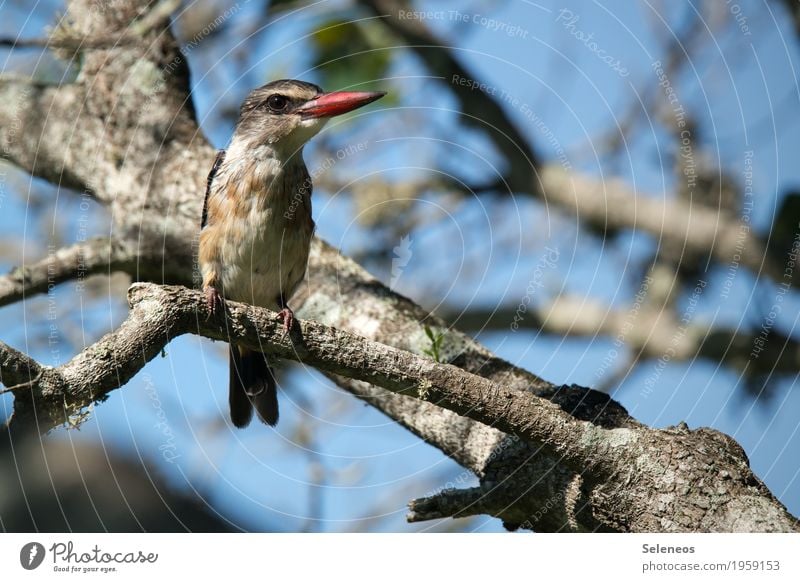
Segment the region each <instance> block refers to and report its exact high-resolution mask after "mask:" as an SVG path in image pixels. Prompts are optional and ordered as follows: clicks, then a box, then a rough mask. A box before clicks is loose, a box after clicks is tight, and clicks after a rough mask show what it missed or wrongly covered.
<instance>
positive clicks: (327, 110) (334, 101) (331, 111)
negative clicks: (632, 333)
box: [296, 91, 386, 117]
mask: <svg viewBox="0 0 800 582" xmlns="http://www.w3.org/2000/svg"><path fill="white" fill-rule="evenodd" d="M384 95H386V92H385V91H369V92H361V91H336V92H334V93H323V94H322V95H320V96H319V97H317V98H316V99H314V100H312V101H309V102H308V103H306V104H304V105H302V106H301V107H299V108H298V109H297V110H296V111H297V112H298V113H300V114H301V115H302V116H303V117H333V116H334V115H341V114H342V113H347V112H348V111H352V110H353V109H358V108H359V107H363V106H364V105H366V104H368V103H372V102H373V101H376V100H378V99H380V98H381V97H383V96H384Z"/></svg>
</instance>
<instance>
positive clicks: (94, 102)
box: [0, 0, 797, 531]
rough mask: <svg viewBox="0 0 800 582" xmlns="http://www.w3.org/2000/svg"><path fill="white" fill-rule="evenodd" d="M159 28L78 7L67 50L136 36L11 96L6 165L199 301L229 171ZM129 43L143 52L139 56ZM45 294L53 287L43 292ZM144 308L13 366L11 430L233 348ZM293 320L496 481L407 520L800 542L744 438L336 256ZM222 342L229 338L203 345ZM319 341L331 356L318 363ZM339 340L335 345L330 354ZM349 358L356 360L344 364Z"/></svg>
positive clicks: (4, 106)
mask: <svg viewBox="0 0 800 582" xmlns="http://www.w3.org/2000/svg"><path fill="white" fill-rule="evenodd" d="M145 14H146V7H144V6H142V5H140V4H139V3H137V2H133V1H132V0H130V1H122V0H120V1H118V2H115V3H114V4H113V8H107V9H98V8H97V3H96V2H93V1H92V0H72V1H71V2H69V3H68V10H67V18H66V19H64V20H63V21H62V24H61V28H60V29H59V31H57V32H58V33H59V34H64V35H67V36H68V37H69V38H75V37H81V36H87V37H89V38H95V37H98V36H106V35H109V34H112V35H113V34H122V31H126V32H125V33H124V34H125V39H126V42H125V43H124V46H116V47H113V48H108V49H106V48H102V49H93V50H88V51H82V53H81V69H80V72H79V75H78V78H77V80H76V82H75V83H73V84H70V85H66V86H63V87H57V88H56V87H36V86H32V85H25V84H21V83H18V82H15V83H5V84H2V85H0V95H2V97H3V98H2V99H0V146H2V152H3V155H4V156H5V157H7V158H9V159H11V160H13V161H14V162H15V163H17V164H18V165H20V166H21V167H22V168H24V169H25V170H27V171H29V172H30V173H31V174H33V175H36V176H41V177H43V178H46V179H48V180H50V181H53V182H56V183H61V184H65V185H68V186H70V187H73V188H77V189H81V190H86V191H88V192H90V193H91V194H92V195H93V196H94V197H95V198H96V199H97V200H98V201H99V202H101V203H103V204H104V205H106V206H108V208H109V209H110V210H111V213H112V217H113V220H114V228H115V235H116V236H117V237H118V240H119V241H121V242H120V243H119V244H123V246H124V248H126V249H133V252H134V254H135V259H133V261H134V263H135V264H137V265H143V264H146V265H147V266H148V267H147V269H146V270H137V269H136V268H131V266H130V265H131V263H130V262H129V261H127V260H126V261H123V262H122V263H119V264H115V263H114V262H113V261H111V260H109V262H108V265H109V266H110V267H109V268H118V269H121V270H125V271H126V272H133V273H134V275H135V276H138V277H139V278H142V279H147V280H150V281H156V282H171V283H185V282H192V281H193V280H194V278H195V277H194V275H195V272H194V268H193V257H194V254H195V253H194V243H195V241H196V237H197V234H198V230H199V229H198V225H199V219H200V213H201V208H202V197H203V191H204V180H205V176H206V173H207V169H208V168H209V167H210V165H211V162H212V160H213V158H214V153H215V152H214V149H213V148H212V147H211V146H210V144H208V142H207V141H206V140H205V139H204V138H203V137H202V135H201V134H200V133H199V130H198V127H197V124H196V121H195V119H194V112H193V110H192V108H191V102H190V101H189V98H188V70H187V68H186V63H185V56H184V55H182V54H181V53H180V52H179V50H178V47H177V46H176V45H175V41H174V39H173V37H172V35H171V33H170V32H169V30H168V28H167V27H166V21H165V20H161V21H160V25H157V23H156V22H155V21H153V20H152V18H150V20H148V21H147V22H148V26H139V27H133V28H132V29H129V28H128V25H129V23H130V22H131V21H134V20H136V21H137V22H141V21H142V18H143V15H145ZM144 18H148V17H146V16H145V17H144ZM131 30H133V31H134V32H135V34H136V35H138V36H140V37H141V42H139V43H136V42H130V35H131ZM42 112H47V115H43V114H42ZM559 180H561V178H560V177H559V176H554V177H553V178H552V181H551V182H552V183H553V184H557V183H560V182H559ZM567 194H568V191H567V192H566V193H565V194H563V196H562V198H564V199H565V200H566V199H567V198H568V195H567ZM582 212H583V210H582ZM676 232H678V234H681V235H683V234H685V233H684V232H683V231H682V230H681V229H678V231H676ZM687 236H688V235H687ZM100 264H101V265H102V262H101V263H100ZM40 268H41V265H40ZM26 280H28V279H26V278H24V277H23V278H22V279H21V283H22V285H23V287H24V285H25V284H26V283H25V281H26ZM15 281H17V282H19V281H20V280H19V279H15ZM36 290H41V286H38V287H36V286H33V285H32V286H31V287H29V288H28V291H29V292H35V291H36ZM21 292H22V291H19V292H18V293H17V296H19V293H21ZM133 298H134V300H135V301H134V307H133V308H132V311H131V315H130V317H129V319H128V320H127V321H126V322H125V323H124V324H123V325H122V326H121V327H120V328H119V329H118V330H117V331H115V332H114V333H112V334H110V335H108V336H106V337H104V338H103V339H101V340H100V341H99V342H98V343H97V344H96V345H94V346H91V347H90V348H88V349H86V350H84V351H83V352H81V354H79V355H78V356H76V357H75V358H74V359H73V360H72V361H70V362H69V363H67V364H65V365H64V366H61V367H60V368H55V369H54V368H48V367H43V366H39V365H38V364H37V363H35V362H33V361H31V360H30V359H28V358H27V357H26V356H24V355H23V354H20V353H19V352H16V351H14V350H13V349H11V348H8V347H7V346H0V370H1V371H2V374H3V380H2V381H3V383H4V384H5V385H6V386H9V385H11V386H14V385H17V386H16V387H15V388H14V392H15V395H16V398H15V417H14V421H13V423H12V424H14V423H25V422H29V421H31V420H32V419H35V420H36V421H37V422H39V424H40V426H45V427H46V426H52V424H53V423H61V422H64V421H65V419H68V418H71V417H74V415H76V414H80V413H81V411H82V410H84V407H85V406H86V405H88V404H89V403H91V402H95V401H97V400H99V399H102V398H104V397H106V395H107V394H108V392H109V391H110V390H113V389H115V388H116V387H118V386H120V385H122V384H124V383H125V381H127V380H128V379H129V378H130V377H131V376H132V374H134V373H135V372H136V370H138V369H139V368H140V367H141V366H142V365H143V363H144V362H145V361H147V360H148V359H149V358H151V357H153V356H154V355H155V354H157V353H158V352H159V350H160V349H161V347H162V346H163V345H164V344H165V342H166V341H168V339H169V338H171V337H173V335H174V334H175V333H183V332H186V331H198V330H199V331H200V332H202V333H204V334H206V335H209V336H210V337H223V336H222V335H221V334H222V332H221V331H220V330H221V329H222V328H220V327H219V322H216V323H215V322H211V323H209V324H206V322H205V320H201V319H194V320H192V321H189V322H187V321H186V320H185V319H182V318H185V317H187V313H189V312H191V313H194V312H195V308H196V303H195V301H196V296H195V295H194V294H192V293H190V292H188V291H185V290H184V291H180V290H176V289H167V290H161V291H158V290H157V288H152V287H150V288H145V287H135V288H134V292H133ZM293 301H294V303H295V306H296V307H300V309H299V310H298V314H299V315H300V316H301V317H304V318H309V319H314V320H316V321H318V322H320V323H321V324H324V325H327V326H334V327H338V328H340V329H343V330H347V331H349V332H352V333H354V334H358V335H359V336H362V337H363V338H367V339H368V340H371V341H372V342H380V343H381V344H386V345H391V346H394V347H395V348H397V349H399V350H400V351H396V350H395V351H391V350H389V349H388V348H386V346H383V347H381V348H378V347H377V346H376V344H375V343H370V342H366V343H365V340H363V339H359V338H356V337H354V336H346V335H344V334H343V333H338V334H337V333H334V332H333V331H332V330H329V329H327V328H323V327H319V326H317V327H313V326H314V324H312V323H310V322H307V323H306V324H305V325H306V327H305V328H304V334H303V337H302V340H301V339H300V338H298V341H302V342H305V344H304V345H306V346H308V349H309V352H308V353H311V354H316V355H315V356H314V357H315V358H316V359H314V360H313V361H314V364H315V365H318V366H319V367H320V369H324V370H327V371H328V372H329V373H331V374H334V375H336V377H337V380H338V382H339V383H340V385H342V386H343V387H345V388H346V389H348V390H350V391H351V392H353V393H354V394H356V395H357V396H359V397H361V398H363V399H365V400H367V401H368V402H370V403H372V404H373V405H374V406H376V407H378V408H379V409H380V410H382V411H383V412H384V413H386V414H387V415H389V416H390V417H392V418H395V419H397V420H398V422H400V423H402V424H403V425H404V426H406V427H408V428H409V429H410V430H412V431H413V432H415V433H416V434H418V435H419V436H420V437H422V438H424V439H426V440H427V441H428V442H431V443H432V444H433V445H434V446H437V447H438V448H440V449H441V450H442V451H443V452H444V453H445V454H448V455H450V456H451V457H453V458H454V459H456V460H457V461H458V462H459V463H461V464H462V465H463V466H464V467H465V468H466V469H468V470H470V471H472V472H474V473H475V474H477V475H478V476H479V477H480V479H481V485H480V487H479V488H477V489H473V490H468V491H457V492H454V491H450V490H445V491H439V492H432V493H431V494H429V495H427V496H426V497H424V498H422V499H418V500H415V501H414V502H412V507H411V509H412V511H411V515H410V518H411V519H430V518H437V517H447V516H459V515H470V514H475V513H488V514H491V515H495V516H498V517H500V518H501V519H503V520H504V522H505V523H506V524H507V525H508V526H509V527H518V526H524V527H530V528H533V529H536V530H539V531H592V530H614V531H689V530H690V531H702V530H715V531H734V530H740V531H787V530H796V529H797V523H796V520H795V519H794V518H793V517H792V516H790V515H789V514H788V513H787V512H786V510H785V509H784V508H783V506H782V505H781V504H780V503H779V502H778V501H777V500H776V499H775V498H774V496H772V495H771V494H770V492H769V491H768V490H767V489H766V488H765V487H764V486H763V484H761V482H760V481H758V479H757V478H756V477H755V476H754V475H753V474H752V472H751V471H750V469H749V467H748V464H747V460H746V457H745V456H744V453H743V452H742V451H741V449H740V448H739V447H738V445H736V444H735V442H734V441H732V440H731V439H730V438H729V437H726V436H724V435H721V434H720V433H718V432H716V431H712V430H708V429H700V430H696V431H689V430H688V429H686V427H677V428H674V429H671V430H665V431H655V430H651V429H648V428H647V427H644V426H642V425H641V424H639V423H638V422H637V421H635V420H634V419H632V418H631V417H630V416H629V415H628V414H627V412H626V411H625V410H624V409H623V408H622V407H621V406H620V405H619V404H617V403H615V402H614V401H613V400H611V399H609V398H608V397H607V396H605V395H602V394H599V393H597V392H593V391H591V390H586V389H583V388H580V387H575V386H572V387H562V386H554V385H551V384H549V383H548V382H546V381H544V380H542V379H540V378H538V377H536V376H534V375H532V374H530V373H529V372H526V371H524V370H521V369H519V368H516V367H514V366H512V365H511V364H509V363H508V362H504V361H502V360H500V359H498V358H496V357H494V356H493V355H492V354H491V353H490V352H489V351H488V350H486V349H485V348H484V347H482V346H480V345H479V344H477V343H476V342H474V341H473V340H471V339H470V338H468V337H467V336H465V335H463V334H461V333H459V332H458V331H456V330H452V329H447V327H446V326H445V325H444V324H443V323H442V322H441V321H440V320H438V319H436V318H432V317H431V316H430V315H429V314H427V313H426V312H425V311H424V310H423V309H421V308H420V307H419V306H417V305H415V304H414V303H413V302H411V301H409V300H408V299H406V298H403V297H401V296H399V295H396V294H394V293H393V292H391V291H390V290H388V289H387V288H386V287H384V286H383V285H382V284H380V282H378V281H377V280H375V279H374V278H373V277H371V276H370V275H369V274H368V273H366V272H365V271H364V270H363V269H361V267H359V266H358V265H357V264H355V263H354V262H353V261H351V260H349V259H347V258H346V257H343V256H341V255H340V254H339V253H338V252H336V251H335V250H334V249H332V248H330V247H329V246H327V245H325V244H324V243H322V242H320V241H316V242H315V244H314V247H313V251H312V257H311V262H310V265H309V278H308V284H307V286H306V287H305V288H304V289H303V290H302V291H301V292H300V294H299V295H298V296H297V297H296V298H295V299H294V300H293ZM233 316H234V321H237V322H238V324H237V325H239V326H241V327H234V328H232V329H233V331H234V332H235V337H237V338H241V340H242V341H243V342H245V343H247V342H248V341H250V342H252V341H253V340H254V338H255V337H256V334H257V333H258V334H262V335H263V337H262V338H261V339H262V341H272V340H275V342H274V344H273V343H270V345H273V346H274V347H275V350H276V352H277V353H281V354H282V355H284V356H286V357H297V356H296V354H295V352H293V351H280V350H281V349H284V350H289V348H288V347H287V346H285V345H284V344H281V343H280V342H278V341H277V338H274V337H273V336H272V335H270V334H272V332H273V331H274V328H273V327H271V326H272V325H273V323H274V322H272V321H271V320H269V319H268V316H267V315H265V313H263V312H259V311H258V310H254V308H244V307H237V306H234V313H233ZM237 318H238V319H237ZM176 322H177V323H176ZM212 324H215V325H217V328H215V329H216V331H215V329H212V328H210V327H207V325H212ZM192 325H193V326H194V327H192ZM426 325H427V326H429V327H431V328H433V329H434V330H436V331H441V332H444V333H445V345H444V346H443V351H442V356H441V359H442V361H443V362H447V363H448V364H451V365H452V366H445V365H438V364H434V363H432V362H430V360H422V359H420V358H415V357H414V356H413V354H417V355H419V354H421V353H422V352H423V350H425V349H426V348H427V347H429V343H430V342H429V340H428V339H427V336H426V335H425V331H424V328H425V326H426ZM187 326H188V327H187ZM309 326H311V327H309ZM142 330H146V331H145V332H143V331H142ZM312 332H313V333H312ZM317 332H319V333H317ZM306 334H310V335H306ZM314 334H316V335H314ZM320 334H321V335H320ZM325 334H328V335H325ZM225 337H227V336H225ZM270 338H271V339H270ZM315 338H316V339H318V340H319V341H321V342H323V343H321V344H318V345H317V344H313V343H309V342H312V340H314V339H315ZM326 338H327V340H331V341H334V340H335V342H334V343H333V344H324V340H326ZM342 338H346V341H345V340H343V339H342ZM337 342H338V343H337ZM281 346H283V347H281ZM315 346H316V347H315ZM325 346H327V348H325V349H323V348H324V347H325ZM353 346H356V347H353ZM311 348H314V349H311ZM314 350H317V351H314ZM371 350H379V352H375V351H371ZM323 355H324V357H323ZM344 356H348V357H349V358H352V359H349V360H347V361H342V360H341V359H338V358H340V357H344ZM302 357H303V358H308V357H311V356H308V355H303V356H302ZM326 358H327V359H326ZM304 361H310V360H308V359H306V360H304ZM359 362H360V364H363V365H359ZM398 363H402V364H403V365H402V366H401V367H397V366H395V367H393V368H386V367H385V366H391V365H393V364H395V365H396V364H398ZM357 370H358V371H360V372H359V373H358V374H356V373H355V371H357ZM379 370H380V371H379ZM412 371H413V374H412V373H411V372H412ZM343 375H347V376H348V377H347V378H344V377H343ZM365 381H368V382H371V383H372V384H368V383H365ZM409 381H412V382H413V386H412V385H409V384H408V382H409ZM26 383H29V384H26ZM428 383H429V384H430V385H428ZM375 384H378V385H382V386H383V387H377V386H376V385H375ZM386 388H390V389H395V390H399V391H401V392H409V391H410V392H411V393H412V394H411V395H404V394H399V393H395V392H391V391H387V390H386ZM421 395H425V396H426V399H424V400H420V399H419V398H418V397H419V396H421ZM415 396H416V397H417V398H415ZM547 400H551V401H552V402H553V403H554V404H555V406H553V405H551V404H549V403H548V402H547ZM433 401H435V402H436V403H437V404H441V405H443V406H445V407H442V406H437V405H436V404H434V403H433ZM518 403H519V404H518ZM448 407H449V409H448ZM581 436H582V437H583V438H580V437H581ZM521 437H523V438H521Z"/></svg>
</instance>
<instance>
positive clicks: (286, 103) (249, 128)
mask: <svg viewBox="0 0 800 582" xmlns="http://www.w3.org/2000/svg"><path fill="white" fill-rule="evenodd" d="M385 94H386V93H384V92H355V91H337V92H333V93H325V92H323V91H322V89H320V88H319V87H317V86H316V85H313V84H311V83H306V82H303V81H295V80H287V79H284V80H280V81H273V82H271V83H267V84H266V85H264V86H262V87H259V88H258V89H255V90H253V91H251V92H250V94H249V95H248V96H247V98H246V99H245V100H244V103H242V107H241V111H240V113H239V122H238V124H237V126H236V133H235V136H236V137H238V138H239V139H243V140H245V142H246V143H247V144H248V145H249V146H251V147H252V146H257V145H262V144H269V145H271V146H272V147H273V148H274V149H276V150H278V151H279V152H280V153H281V154H283V155H287V156H291V155H293V154H295V153H296V152H297V151H299V150H300V149H301V148H302V147H303V145H304V144H305V143H306V142H307V141H308V140H309V139H311V138H312V137H314V136H315V135H316V134H317V132H319V130H320V129H322V127H323V126H324V125H325V123H326V122H327V121H328V119H330V118H331V117H334V116H336V115H341V114H342V113H347V112H348V111H352V110H354V109H357V108H359V107H362V106H364V105H366V104H368V103H372V102H373V101H375V100H376V99H380V98H381V97H383V96H384V95H385Z"/></svg>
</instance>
